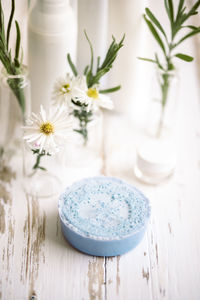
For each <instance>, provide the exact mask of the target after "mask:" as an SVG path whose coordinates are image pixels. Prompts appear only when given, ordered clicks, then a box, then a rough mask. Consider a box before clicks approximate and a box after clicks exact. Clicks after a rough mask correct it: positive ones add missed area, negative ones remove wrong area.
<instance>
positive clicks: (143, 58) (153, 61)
mask: <svg viewBox="0 0 200 300" xmlns="http://www.w3.org/2000/svg"><path fill="white" fill-rule="evenodd" d="M138 59H140V60H144V61H148V62H152V63H156V61H155V60H153V59H150V58H145V57H138Z"/></svg>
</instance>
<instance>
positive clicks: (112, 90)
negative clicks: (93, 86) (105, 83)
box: [99, 85, 121, 94]
mask: <svg viewBox="0 0 200 300" xmlns="http://www.w3.org/2000/svg"><path fill="white" fill-rule="evenodd" d="M120 89H121V85H118V86H115V87H113V88H109V89H105V90H100V91H99V93H101V94H108V93H113V92H116V91H119V90H120Z"/></svg>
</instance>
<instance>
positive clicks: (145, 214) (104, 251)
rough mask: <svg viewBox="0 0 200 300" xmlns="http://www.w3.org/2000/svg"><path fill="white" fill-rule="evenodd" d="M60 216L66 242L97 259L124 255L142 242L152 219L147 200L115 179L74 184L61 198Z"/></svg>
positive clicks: (128, 185)
mask: <svg viewBox="0 0 200 300" xmlns="http://www.w3.org/2000/svg"><path fill="white" fill-rule="evenodd" d="M59 215H60V219H61V226H62V231H63V234H64V236H65V237H66V239H67V240H68V241H69V242H70V243H71V244H72V245H73V246H74V247H75V248H77V249H78V250H80V251H82V252H85V253H88V254H91V255H95V256H115V255H120V254H123V253H125V252H127V251H129V250H131V249H132V248H134V247H135V246H137V244H138V243H139V242H140V240H141V239H142V237H143V235H144V232H145V229H146V225H147V222H148V219H149V216H150V206H149V201H148V200H147V198H146V197H145V196H144V195H143V194H142V193H141V192H140V191H139V190H137V189H136V188H135V187H133V186H132V185H130V184H128V183H126V182H124V181H122V180H119V179H117V178H112V177H105V176H100V177H93V178H87V179H83V180H81V181H79V182H77V183H74V184H73V185H72V186H71V187H69V188H67V189H66V191H65V192H64V193H63V194H62V195H61V197H60V200H59Z"/></svg>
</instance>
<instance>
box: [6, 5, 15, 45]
mask: <svg viewBox="0 0 200 300" xmlns="http://www.w3.org/2000/svg"><path fill="white" fill-rule="evenodd" d="M14 12H15V0H12V7H11V12H10V18H9V21H8V28H7V37H6V41H7V50H8V48H9V38H10V30H11V25H12V20H13V17H14Z"/></svg>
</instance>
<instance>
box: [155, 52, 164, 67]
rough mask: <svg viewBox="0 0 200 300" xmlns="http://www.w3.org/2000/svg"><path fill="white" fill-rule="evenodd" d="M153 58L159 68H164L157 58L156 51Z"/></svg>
mask: <svg viewBox="0 0 200 300" xmlns="http://www.w3.org/2000/svg"><path fill="white" fill-rule="evenodd" d="M155 59H156V63H157V65H158V67H159V68H160V69H161V70H164V68H163V66H162V65H161V63H160V61H159V58H158V55H157V53H155Z"/></svg>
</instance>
